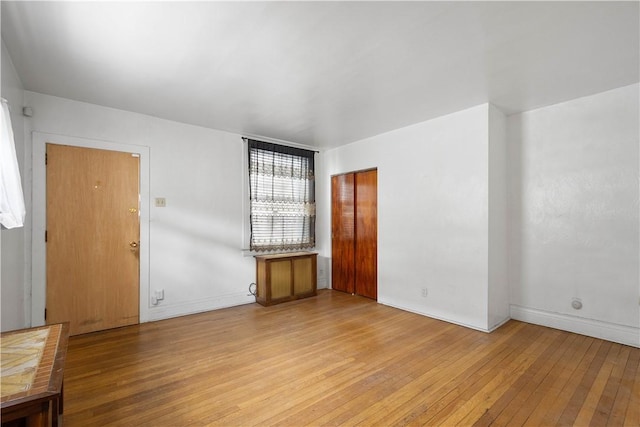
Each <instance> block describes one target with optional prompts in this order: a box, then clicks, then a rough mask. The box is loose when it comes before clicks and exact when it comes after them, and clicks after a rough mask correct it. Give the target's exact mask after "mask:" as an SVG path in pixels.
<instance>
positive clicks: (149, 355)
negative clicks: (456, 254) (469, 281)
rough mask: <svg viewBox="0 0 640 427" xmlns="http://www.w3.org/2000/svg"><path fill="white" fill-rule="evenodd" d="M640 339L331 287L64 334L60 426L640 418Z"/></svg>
mask: <svg viewBox="0 0 640 427" xmlns="http://www.w3.org/2000/svg"><path fill="white" fill-rule="evenodd" d="M639 364H640V349H637V348H633V347H628V346H624V345H620V344H615V343H611V342H608V341H602V340H598V339H595V338H589V337H585V336H581V335H575V334H571V333H568V332H563V331H558V330H554V329H549V328H544V327H540V326H535V325H530V324H526V323H521V322H517V321H510V322H508V323H507V324H506V325H504V326H503V327H501V328H500V329H498V330H497V331H495V332H493V333H491V334H486V333H482V332H477V331H473V330H470V329H466V328H463V327H459V326H455V325H451V324H448V323H445V322H440V321H437V320H433V319H429V318H427V317H423V316H419V315H416V314H412V313H408V312H405V311H401V310H397V309H394V308H390V307H386V306H383V305H379V304H377V303H376V302H374V301H372V300H368V299H366V298H361V297H357V296H351V295H348V294H343V293H340V292H335V291H329V290H325V291H320V292H319V295H318V297H315V298H309V299H305V300H299V301H295V302H291V303H286V304H282V305H276V306H272V307H262V306H259V305H257V304H251V305H245V306H240V307H234V308H230V309H225V310H218V311H214V312H209V313H203V314H197V315H192V316H185V317H181V318H176V319H170V320H164V321H160V322H153V323H146V324H142V325H138V326H128V327H124V328H120V329H114V330H110V331H105V332H97V333H93V334H88V335H81V336H76V337H72V338H71V339H70V342H69V349H68V356H67V365H66V370H65V402H64V403H65V406H64V418H63V420H64V424H63V425H64V427H73V426H104V425H117V426H192V425H193V426H203V425H221V426H249V425H280V426H304V425H362V426H388V425H389V426H391V425H430V426H436V425H476V426H488V425H509V426H512V425H515V426H519V425H531V426H536V425H542V426H549V425H578V426H587V425H593V426H606V425H615V426H622V425H626V426H638V425H640V368H639Z"/></svg>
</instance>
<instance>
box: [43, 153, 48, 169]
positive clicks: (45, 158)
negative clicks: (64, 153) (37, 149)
mask: <svg viewBox="0 0 640 427" xmlns="http://www.w3.org/2000/svg"><path fill="white" fill-rule="evenodd" d="M47 164H49V154H48V153H44V165H45V166H47Z"/></svg>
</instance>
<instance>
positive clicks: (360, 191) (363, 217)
mask: <svg viewBox="0 0 640 427" xmlns="http://www.w3.org/2000/svg"><path fill="white" fill-rule="evenodd" d="M355 193H356V194H355V200H356V208H355V215H356V221H355V223H356V238H355V247H356V248H355V251H356V257H355V258H356V263H355V268H356V272H355V293H356V294H358V295H362V296H365V297H369V298H373V299H377V296H378V247H377V242H378V172H377V170H370V171H364V172H358V173H356V175H355Z"/></svg>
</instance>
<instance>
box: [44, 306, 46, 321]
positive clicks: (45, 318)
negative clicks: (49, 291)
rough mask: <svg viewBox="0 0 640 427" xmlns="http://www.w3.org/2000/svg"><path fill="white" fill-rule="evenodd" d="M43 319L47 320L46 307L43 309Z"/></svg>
mask: <svg viewBox="0 0 640 427" xmlns="http://www.w3.org/2000/svg"><path fill="white" fill-rule="evenodd" d="M44 320H47V309H46V308H45V309H44Z"/></svg>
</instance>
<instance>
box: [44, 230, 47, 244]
mask: <svg viewBox="0 0 640 427" xmlns="http://www.w3.org/2000/svg"><path fill="white" fill-rule="evenodd" d="M47 237H48V236H47V230H44V242H45V243H47Z"/></svg>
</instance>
